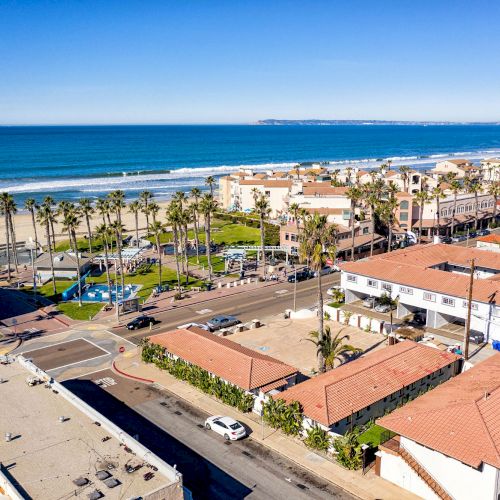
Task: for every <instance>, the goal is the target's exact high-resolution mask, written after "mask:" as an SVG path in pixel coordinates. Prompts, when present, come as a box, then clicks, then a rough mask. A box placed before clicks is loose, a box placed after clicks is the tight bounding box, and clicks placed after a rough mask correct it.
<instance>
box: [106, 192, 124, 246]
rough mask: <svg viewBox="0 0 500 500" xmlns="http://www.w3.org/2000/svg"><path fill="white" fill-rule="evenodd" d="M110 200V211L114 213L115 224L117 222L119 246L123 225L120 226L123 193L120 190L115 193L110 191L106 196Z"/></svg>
mask: <svg viewBox="0 0 500 500" xmlns="http://www.w3.org/2000/svg"><path fill="white" fill-rule="evenodd" d="M108 198H109V200H110V206H111V210H113V211H114V212H115V215H116V222H118V225H117V227H119V234H118V238H120V246H121V244H122V240H123V229H124V227H123V225H122V209H123V208H125V193H124V192H123V191H122V190H121V189H117V190H116V191H111V193H109V194H108Z"/></svg>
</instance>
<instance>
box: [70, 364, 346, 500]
mask: <svg viewBox="0 0 500 500" xmlns="http://www.w3.org/2000/svg"><path fill="white" fill-rule="evenodd" d="M104 377H111V378H114V379H115V381H116V382H117V383H116V384H115V385H111V386H108V387H104V388H103V387H98V386H97V385H96V384H94V383H93V382H92V381H91V380H95V379H99V378H104ZM64 385H66V386H67V387H68V388H69V389H70V390H72V391H73V392H74V393H75V394H77V395H78V396H79V397H81V398H82V399H83V400H86V401H89V402H90V403H91V404H92V406H93V407H94V408H96V409H97V410H98V411H100V412H101V413H103V414H104V415H105V416H106V417H108V418H109V419H111V420H112V421H114V422H115V423H116V424H117V425H119V426H120V427H122V428H123V429H124V430H125V431H126V432H129V433H130V434H132V435H135V434H138V437H139V440H140V441H141V442H142V443H143V444H144V445H145V446H147V447H148V448H150V449H151V450H152V451H153V452H154V453H156V454H158V455H159V456H161V457H162V458H163V459H164V460H165V461H166V462H167V463H170V464H171V465H173V464H176V465H177V468H178V469H179V471H180V472H181V473H182V474H183V477H184V484H185V486H186V487H188V488H189V489H190V490H191V491H192V493H193V496H194V498H195V499H205V498H206V499H209V498H210V499H214V498H220V499H226V498H227V499H236V500H237V499H243V498H248V499H290V500H292V499H293V500H295V499H297V500H302V499H304V500H306V499H325V498H332V499H334V498H337V499H340V498H342V499H350V498H353V497H352V496H350V495H349V494H347V493H346V492H344V491H343V490H341V489H340V488H338V487H336V486H334V485H332V484H330V483H328V482H327V481H325V480H323V479H321V478H319V477H316V476H315V475H314V474H312V473H309V472H308V471H306V470H305V469H302V468H300V467H297V466H296V465H295V464H293V463H292V462H290V461H289V460H287V459H285V458H284V457H282V456H281V455H278V454H277V453H274V452H272V451H271V450H269V449H267V448H266V447H264V446H262V445H260V444H259V443H257V442H255V441H253V440H252V439H251V437H250V438H246V439H244V440H241V441H238V442H234V441H232V442H231V443H229V444H227V443H226V442H225V441H224V439H223V438H222V436H219V435H218V434H215V433H214V432H212V431H208V430H206V429H205V428H204V427H203V423H204V421H205V419H206V417H207V416H208V415H207V414H205V413H204V412H202V411H201V410H198V409H196V408H194V407H192V406H191V405H188V404H187V403H186V402H184V401H183V400H180V399H178V398H177V397H176V396H175V395H173V394H172V393H170V392H168V391H165V390H160V389H157V388H156V387H153V386H146V385H143V384H140V383H136V382H134V381H132V380H128V379H123V378H121V377H117V376H116V374H114V373H113V372H111V371H109V370H106V371H103V372H98V373H94V374H92V375H90V376H86V377H83V378H82V379H77V380H70V381H66V382H64ZM317 460H322V459H321V458H320V457H318V456H317V455H314V454H311V465H313V466H314V462H315V461H317Z"/></svg>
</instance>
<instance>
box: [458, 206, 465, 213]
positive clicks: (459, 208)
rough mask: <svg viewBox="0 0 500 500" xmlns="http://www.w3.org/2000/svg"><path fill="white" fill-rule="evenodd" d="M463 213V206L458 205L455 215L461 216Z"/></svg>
mask: <svg viewBox="0 0 500 500" xmlns="http://www.w3.org/2000/svg"><path fill="white" fill-rule="evenodd" d="M464 212H465V206H464V205H460V206H459V207H458V208H457V213H458V214H463V213H464Z"/></svg>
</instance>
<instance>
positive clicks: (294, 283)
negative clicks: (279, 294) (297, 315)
mask: <svg viewBox="0 0 500 500" xmlns="http://www.w3.org/2000/svg"><path fill="white" fill-rule="evenodd" d="M293 271H294V276H295V279H294V280H293V312H296V311H297V308H296V306H297V268H296V267H294V269H293Z"/></svg>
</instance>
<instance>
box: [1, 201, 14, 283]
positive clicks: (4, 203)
mask: <svg viewBox="0 0 500 500" xmlns="http://www.w3.org/2000/svg"><path fill="white" fill-rule="evenodd" d="M9 204H10V194H9V193H6V192H4V193H2V194H1V195H0V214H2V215H3V216H4V218H5V249H6V252H7V281H9V282H10V280H11V279H12V277H11V274H10V261H11V259H10V219H9Z"/></svg>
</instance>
